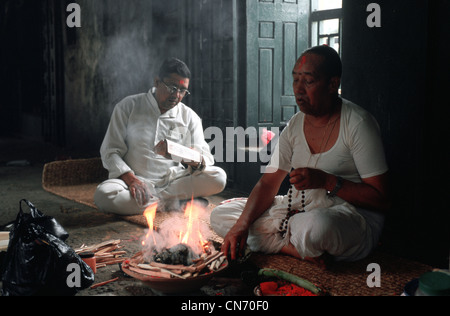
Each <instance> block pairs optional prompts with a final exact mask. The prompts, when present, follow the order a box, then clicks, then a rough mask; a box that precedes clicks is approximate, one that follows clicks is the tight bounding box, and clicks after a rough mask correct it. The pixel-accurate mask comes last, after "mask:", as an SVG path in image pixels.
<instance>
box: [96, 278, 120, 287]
mask: <svg viewBox="0 0 450 316" xmlns="http://www.w3.org/2000/svg"><path fill="white" fill-rule="evenodd" d="M117 280H119V278H115V279H112V280H108V281H105V282H100V283H97V284H94V285H92V286H91V287H90V288H91V289H95V288H98V287H99V286H103V285H106V284H109V283H111V282H115V281H117Z"/></svg>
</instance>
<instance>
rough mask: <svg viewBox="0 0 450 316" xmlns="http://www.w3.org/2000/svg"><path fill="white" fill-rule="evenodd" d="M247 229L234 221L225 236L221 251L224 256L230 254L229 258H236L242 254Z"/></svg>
mask: <svg viewBox="0 0 450 316" xmlns="http://www.w3.org/2000/svg"><path fill="white" fill-rule="evenodd" d="M247 238H248V229H247V228H245V227H242V226H241V225H239V224H238V223H236V224H235V225H234V226H233V227H232V228H231V229H230V231H229V232H228V234H227V235H226V236H225V238H224V241H223V244H222V248H221V251H222V252H223V254H224V255H225V256H227V257H228V254H230V256H231V260H236V258H237V256H242V255H243V253H244V249H245V246H246V245H247Z"/></svg>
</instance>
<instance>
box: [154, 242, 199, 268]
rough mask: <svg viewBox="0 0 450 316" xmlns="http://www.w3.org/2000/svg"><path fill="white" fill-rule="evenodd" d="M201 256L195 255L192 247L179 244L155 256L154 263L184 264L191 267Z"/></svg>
mask: <svg viewBox="0 0 450 316" xmlns="http://www.w3.org/2000/svg"><path fill="white" fill-rule="evenodd" d="M198 258H199V255H197V254H196V253H194V251H193V250H192V248H191V247H189V246H188V245H186V244H178V245H176V246H173V247H172V248H170V249H167V248H164V249H163V250H162V251H161V252H159V253H155V254H154V255H153V261H155V262H159V263H164V264H173V265H176V264H182V265H185V266H190V265H192V264H193V263H194V262H193V260H195V259H198Z"/></svg>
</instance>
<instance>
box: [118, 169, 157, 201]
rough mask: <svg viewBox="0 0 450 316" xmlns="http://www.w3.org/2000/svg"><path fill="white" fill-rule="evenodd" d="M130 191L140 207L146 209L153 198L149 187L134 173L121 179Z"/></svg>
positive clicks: (124, 175) (127, 174)
mask: <svg viewBox="0 0 450 316" xmlns="http://www.w3.org/2000/svg"><path fill="white" fill-rule="evenodd" d="M120 178H121V179H122V180H123V181H124V182H125V184H126V185H127V186H128V189H129V190H130V194H131V196H132V197H133V198H134V199H135V200H136V203H137V204H138V206H139V207H144V206H146V205H147V204H148V202H149V201H150V199H152V198H153V196H152V194H151V193H150V189H149V188H148V186H147V185H146V184H145V183H144V182H142V181H141V180H139V179H138V178H137V177H136V176H135V175H134V174H133V173H131V172H129V173H126V174H123V175H122V176H121V177H120Z"/></svg>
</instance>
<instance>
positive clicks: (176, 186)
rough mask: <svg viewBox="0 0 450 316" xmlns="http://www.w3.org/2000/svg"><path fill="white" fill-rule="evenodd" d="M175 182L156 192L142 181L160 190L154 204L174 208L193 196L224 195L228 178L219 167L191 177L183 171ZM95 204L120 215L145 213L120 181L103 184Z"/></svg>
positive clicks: (109, 181) (96, 193)
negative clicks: (158, 203)
mask: <svg viewBox="0 0 450 316" xmlns="http://www.w3.org/2000/svg"><path fill="white" fill-rule="evenodd" d="M174 179H175V180H173V181H172V182H170V183H169V184H168V185H167V186H165V187H164V188H163V189H162V190H158V188H156V189H155V188H154V187H153V185H152V184H151V183H149V182H148V181H145V180H144V179H141V180H142V181H144V182H145V183H147V185H148V186H149V187H150V190H151V191H153V192H154V191H159V192H158V193H157V197H155V199H154V200H155V202H156V201H159V202H160V203H161V204H164V203H166V205H167V204H169V203H172V206H173V204H174V203H175V204H176V203H178V202H179V200H185V199H190V198H192V196H194V197H207V196H211V195H214V194H217V193H220V192H222V191H223V190H224V188H225V185H226V182H227V175H226V173H225V171H224V170H223V169H221V168H219V167H215V166H208V167H206V168H205V170H203V171H202V172H198V171H197V172H194V173H193V174H191V175H190V174H186V172H183V174H182V175H181V176H180V177H174ZM94 201H95V204H96V205H97V207H98V208H99V210H101V211H104V212H108V213H114V214H118V215H138V214H142V213H143V211H144V210H145V207H139V206H138V204H137V203H136V201H135V199H134V198H133V197H132V196H131V193H130V190H129V189H128V186H127V185H126V184H125V182H124V181H122V180H120V179H109V180H106V181H105V182H103V183H101V184H100V185H99V186H98V187H97V190H96V192H95V195H94ZM160 206H161V205H160ZM160 209H163V208H160ZM166 209H167V207H166Z"/></svg>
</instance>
